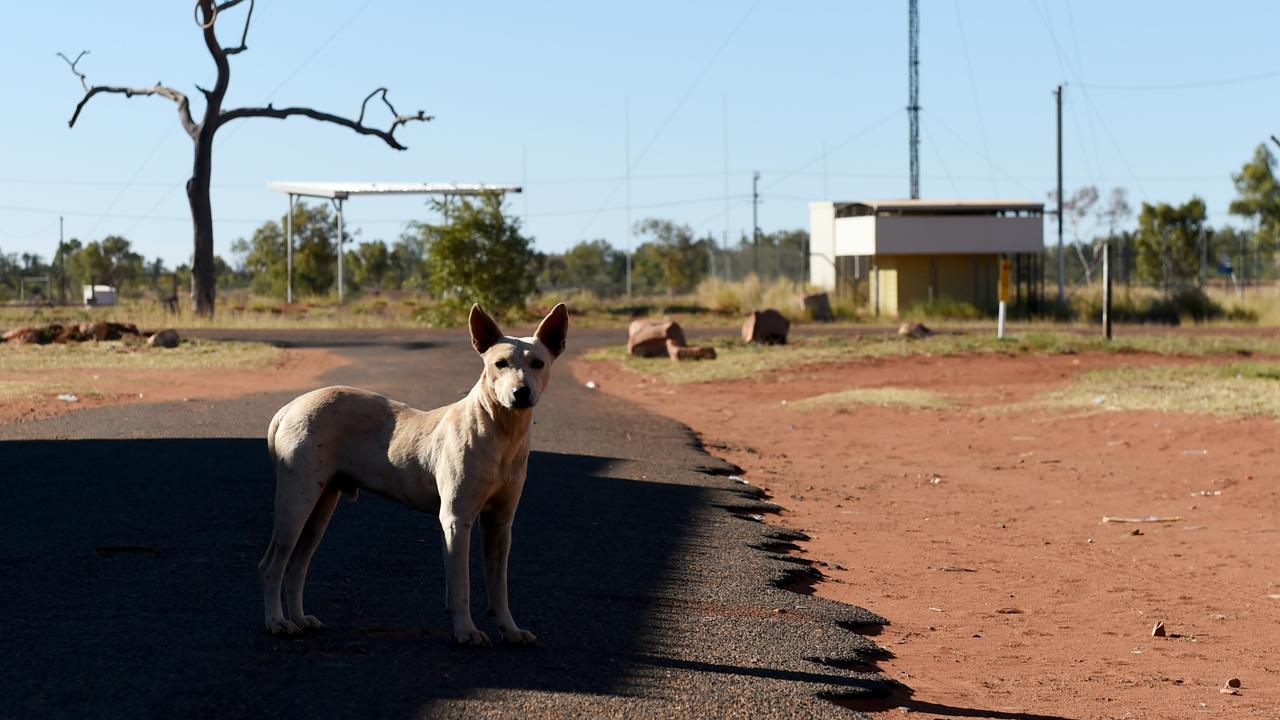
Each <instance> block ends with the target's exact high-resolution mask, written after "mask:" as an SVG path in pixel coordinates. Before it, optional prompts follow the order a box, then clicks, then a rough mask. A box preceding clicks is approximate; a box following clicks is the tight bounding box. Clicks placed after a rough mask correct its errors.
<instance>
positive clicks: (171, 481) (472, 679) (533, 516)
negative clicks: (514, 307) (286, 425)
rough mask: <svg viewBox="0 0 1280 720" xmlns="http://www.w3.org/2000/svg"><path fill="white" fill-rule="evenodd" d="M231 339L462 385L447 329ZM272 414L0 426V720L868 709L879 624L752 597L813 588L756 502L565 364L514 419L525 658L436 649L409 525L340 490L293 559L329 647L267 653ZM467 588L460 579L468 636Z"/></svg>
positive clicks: (814, 604)
mask: <svg viewBox="0 0 1280 720" xmlns="http://www.w3.org/2000/svg"><path fill="white" fill-rule="evenodd" d="M206 334H209V333H206ZM233 334H234V335H236V336H239V337H254V338H256V339H265V340H270V341H273V342H277V343H280V344H283V345H293V346H310V347H329V348H332V349H333V350H334V351H336V352H338V353H340V354H342V355H344V356H346V357H347V358H349V359H350V361H351V364H350V365H348V366H346V367H342V368H338V369H336V370H334V371H332V372H331V373H330V374H329V375H328V376H326V377H325V379H324V380H325V382H326V383H327V384H349V385H357V386H362V387H368V388H371V389H374V390H378V391H380V392H384V393H387V394H389V395H392V396H393V397H396V398H399V399H402V400H405V401H407V402H409V403H411V404H413V405H415V406H417V407H424V408H425V407H434V406H437V405H441V404H444V403H447V402H451V401H453V400H455V399H457V398H458V397H460V396H461V395H462V394H463V393H464V392H465V391H466V390H467V389H469V388H470V386H471V385H472V384H473V383H474V381H475V378H476V377H477V376H478V373H479V367H480V364H479V361H478V359H477V358H476V357H475V355H474V353H473V352H472V351H471V349H470V345H469V344H468V342H467V339H466V337H465V335H464V333H462V332H458V331H454V332H447V333H446V332H422V331H302V332H283V331H272V332H264V333H254V332H247V331H246V332H237V333H223V335H224V336H230V335H233ZM618 340H620V336H619V335H618V334H617V333H604V332H599V331H595V332H593V331H587V332H582V333H574V332H572V331H571V333H570V338H569V343H570V348H571V353H572V351H576V350H577V349H578V348H582V347H585V346H590V345H599V344H604V343H606V342H613V341H618ZM296 394H297V393H296V392H292V391H290V392H278V393H270V394H263V395H255V396H250V397H243V398H236V399H231V400H225V401H217V402H207V401H191V402H185V403H184V402H178V403H165V404H147V405H130V406H120V407H105V408H94V409H86V410H83V411H79V412H76V413H71V414H69V415H65V416H62V417H58V418H53V419H50V420H46V421H40V422H30V423H21V424H16V425H9V426H3V427H0V468H2V470H0V623H3V625H2V627H3V631H2V632H0V670H2V672H0V716H4V717H24V718H27V717H95V718H110V717H119V718H150V717H157V718H171V717H183V718H198V717H210V718H214V717H216V718H235V717H255V718H257V717H279V718H293V717H298V718H312V719H314V718H328V717H388V718H410V717H463V716H466V717H489V716H494V717H627V718H634V717H683V716H696V717H752V718H768V717H832V716H852V715H854V713H853V712H852V711H850V710H847V709H844V708H842V707H840V706H838V705H836V704H833V703H832V702H830V701H829V700H828V699H825V698H855V697H869V696H871V695H873V694H884V693H887V692H889V691H890V690H891V689H893V686H892V684H891V683H889V682H888V681H886V680H884V679H883V678H880V677H879V676H878V675H875V674H874V673H873V672H858V671H855V670H852V669H849V668H858V669H860V670H873V669H874V662H875V660H876V659H878V658H881V657H884V656H885V655H886V654H887V653H885V651H883V650H881V649H880V648H878V647H877V646H876V645H875V644H874V643H873V642H872V641H870V640H867V639H866V638H865V637H864V636H863V634H873V633H874V631H875V630H876V629H878V626H879V624H880V623H882V622H883V620H881V619H879V618H877V617H875V616H874V615H872V614H870V613H868V612H866V611H864V610H861V609H859V608H854V607H849V606H844V605H839V604H836V603H830V602H826V601H823V600H820V599H818V598H813V597H810V596H804V595H799V594H796V593H793V592H790V591H788V590H784V589H781V588H780V587H779V586H782V585H787V584H788V583H792V582H795V581H799V582H801V583H803V581H804V577H805V576H804V574H805V573H806V572H811V571H812V570H811V568H809V567H807V566H806V565H803V564H798V563H796V562H794V561H788V560H785V559H781V557H780V556H778V555H776V554H775V552H776V551H777V550H779V549H781V548H784V547H785V546H786V544H787V540H788V539H789V538H788V537H786V535H785V533H783V534H778V533H776V532H775V529H774V528H771V527H769V526H768V525H767V524H763V523H760V522H757V521H755V520H752V519H751V518H750V517H749V516H750V515H752V514H757V513H764V514H767V513H768V512H770V510H771V506H769V505H768V504H767V503H762V502H761V501H759V500H758V499H757V498H756V497H755V496H754V495H753V489H752V488H750V487H749V486H744V485H741V484H738V483H735V482H732V481H730V480H729V479H728V478H727V477H726V475H727V473H728V472H729V471H730V468H728V467H727V466H725V465H724V464H723V463H721V462H720V461H718V460H716V459H714V458H712V457H711V456H709V455H707V454H706V453H705V452H703V451H702V450H701V449H700V448H699V447H698V445H697V440H696V438H695V437H694V436H693V435H692V434H691V433H690V432H689V431H688V430H687V429H686V428H684V427H683V426H680V425H678V424H676V423H674V422H672V421H669V420H666V419H663V418H659V417H656V416H654V415H651V414H647V413H645V412H643V411H640V410H638V409H636V408H635V407H632V406H630V405H628V404H626V403H624V402H622V401H619V400H616V399H614V398H611V397H609V396H607V395H603V394H601V393H599V392H596V391H592V390H588V389H586V388H584V387H582V386H581V385H579V384H578V383H576V382H574V381H573V380H572V378H571V377H570V376H569V374H568V372H567V369H565V368H557V372H556V373H555V374H553V378H552V385H551V387H550V389H549V391H548V393H547V395H546V397H545V398H544V399H543V401H542V402H541V403H540V404H539V406H538V408H537V409H536V413H537V415H536V427H535V428H534V439H533V444H534V448H535V451H534V453H533V456H532V457H531V459H530V464H529V480H528V483H527V485H526V489H525V496H524V500H523V502H522V503H521V506H520V510H519V514H518V516H517V518H516V525H515V546H514V549H513V552H512V560H511V602H512V608H513V611H514V614H515V616H516V619H517V620H518V621H519V622H520V623H521V624H522V625H523V626H524V627H526V628H528V629H530V630H532V631H534V632H535V633H537V634H538V636H539V638H540V639H541V641H542V645H541V646H540V647H535V648H517V647H506V646H496V647H492V648H480V649H476V648H462V647H457V646H455V645H454V644H453V643H452V640H451V636H450V632H449V622H448V619H447V617H446V616H445V615H444V614H443V613H442V612H441V604H442V603H441V594H442V588H443V584H442V582H443V580H442V568H441V566H440V549H439V547H438V543H439V539H438V533H437V531H436V529H435V526H434V523H435V520H434V518H432V517H428V516H425V515H422V514H419V513H416V512H414V511H412V510H409V509H407V508H405V507H402V506H399V505H396V504H394V503H392V502H389V501H385V500H381V499H379V498H376V497H373V496H370V495H367V494H365V495H362V496H361V497H360V499H359V500H358V501H357V502H355V503H351V502H348V501H345V500H344V501H343V502H342V504H341V505H340V506H339V509H338V512H337V514H336V516H335V518H334V520H333V522H332V524H331V525H330V528H329V531H328V534H327V535H326V537H325V540H324V543H323V544H322V545H321V547H320V550H319V552H318V553H317V556H316V558H315V561H314V562H313V563H312V570H311V575H310V578H309V581H308V582H309V584H308V587H307V600H308V606H307V607H308V611H309V612H311V613H314V614H315V615H317V616H319V617H320V618H321V619H323V620H324V621H325V622H326V623H327V625H328V629H327V630H326V631H323V632H320V633H315V634H309V635H306V636H304V637H300V638H293V637H289V638H281V637H273V636H270V635H267V634H266V632H265V631H264V629H263V626H262V608H261V599H260V598H261V591H260V585H259V580H258V577H257V570H256V566H257V562H258V559H259V558H260V557H261V554H262V552H263V550H264V548H265V547H266V544H267V540H268V537H269V536H270V532H271V527H270V526H271V519H270V518H271V502H272V493H273V488H274V478H273V477H272V474H271V471H270V467H269V463H268V460H267V455H266V449H265V444H264V442H263V439H262V438H263V435H264V433H265V430H266V426H267V423H268V421H269V420H270V418H271V416H272V414H273V413H274V412H275V410H276V409H277V408H279V407H280V406H281V405H282V404H284V403H285V402H287V401H288V400H290V399H291V398H292V397H293V396H294V395H296ZM478 555H479V553H473V557H476V556H478ZM482 587H483V584H482V581H481V575H480V573H479V572H478V570H473V589H474V592H473V598H474V602H475V603H476V605H477V607H476V616H477V623H478V624H479V625H480V626H481V628H482V629H487V630H490V631H492V630H493V628H492V626H491V625H492V624H491V623H489V622H487V621H488V618H484V617H483V615H482V612H481V611H482V610H483V605H482V604H481V603H482V602H483V599H482V592H483V591H482ZM855 631H856V632H855ZM859 633H863V634H859ZM899 692H901V689H900V688H899Z"/></svg>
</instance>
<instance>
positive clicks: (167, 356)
mask: <svg viewBox="0 0 1280 720" xmlns="http://www.w3.org/2000/svg"><path fill="white" fill-rule="evenodd" d="M283 355H284V351H283V350H281V349H279V348H276V347H272V346H270V345H266V344H263V343H251V342H222V341H214V340H199V339H193V340H183V342H182V344H181V345H179V346H178V347H176V348H171V349H165V348H155V347H147V346H146V345H143V344H142V343H138V342H125V341H111V342H97V343H95V342H85V343H67V344H65V345H60V344H52V345H18V344H13V343H4V344H0V372H21V371H35V370H69V369H81V368H84V369H96V370H203V369H227V370H251V369H254V368H261V367H268V366H270V365H274V364H276V363H278V362H280V360H281V358H282V357H283Z"/></svg>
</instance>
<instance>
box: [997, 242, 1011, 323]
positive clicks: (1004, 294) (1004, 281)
mask: <svg viewBox="0 0 1280 720" xmlns="http://www.w3.org/2000/svg"><path fill="white" fill-rule="evenodd" d="M1012 274H1013V262H1012V261H1010V260H1001V261H1000V319H999V321H998V324H997V325H996V337H997V338H999V339H1001V340H1003V339H1004V316H1005V303H1007V302H1009V278H1010V276H1011V275H1012Z"/></svg>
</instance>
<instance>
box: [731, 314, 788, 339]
mask: <svg viewBox="0 0 1280 720" xmlns="http://www.w3.org/2000/svg"><path fill="white" fill-rule="evenodd" d="M790 331H791V321H790V320H788V319H787V318H786V317H785V316H784V315H783V314H782V313H780V312H778V311H777V310H774V309H773V308H769V309H767V310H755V311H753V312H752V313H751V315H750V316H749V317H748V318H747V321H746V322H744V323H742V339H743V340H746V341H747V342H752V343H760V344H762V345H786V344H787V333H788V332H790Z"/></svg>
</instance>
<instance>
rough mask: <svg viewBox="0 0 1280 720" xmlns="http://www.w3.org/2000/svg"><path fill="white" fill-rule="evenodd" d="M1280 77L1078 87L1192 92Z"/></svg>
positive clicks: (1260, 75) (1278, 72)
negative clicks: (1199, 89)
mask: <svg viewBox="0 0 1280 720" xmlns="http://www.w3.org/2000/svg"><path fill="white" fill-rule="evenodd" d="M1277 77H1280V70H1268V71H1266V72H1261V73H1254V74H1252V75H1235V76H1232V77H1224V78H1216V79H1212V80H1189V81H1187V82H1176V83H1147V84H1126V85H1108V84H1098V83H1081V84H1080V86H1081V87H1084V88H1088V89H1089V90H1124V91H1130V92H1134V91H1136V92H1147V91H1152V92H1157V91H1162V90H1194V89H1198V88H1207V87H1226V86H1228V85H1240V84H1243V83H1251V82H1258V81H1259V80H1270V79H1272V78H1277Z"/></svg>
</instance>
